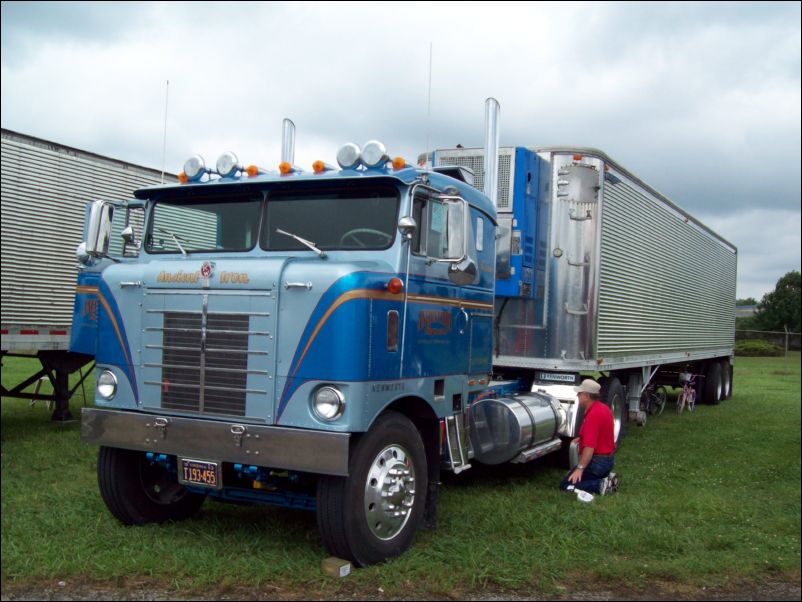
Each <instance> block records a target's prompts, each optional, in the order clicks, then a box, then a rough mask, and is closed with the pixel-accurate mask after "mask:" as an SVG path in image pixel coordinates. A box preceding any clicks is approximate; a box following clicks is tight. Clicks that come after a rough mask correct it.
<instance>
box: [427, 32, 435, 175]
mask: <svg viewBox="0 0 802 602" xmlns="http://www.w3.org/2000/svg"><path fill="white" fill-rule="evenodd" d="M432 46H433V43H432V42H429V97H428V100H427V107H426V162H427V163H428V161H429V136H430V135H431V132H432Z"/></svg>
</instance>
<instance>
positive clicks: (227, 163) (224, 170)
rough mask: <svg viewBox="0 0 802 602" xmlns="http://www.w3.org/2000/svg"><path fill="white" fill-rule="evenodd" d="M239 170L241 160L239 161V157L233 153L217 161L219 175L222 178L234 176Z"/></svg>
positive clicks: (221, 156) (225, 154) (226, 154)
mask: <svg viewBox="0 0 802 602" xmlns="http://www.w3.org/2000/svg"><path fill="white" fill-rule="evenodd" d="M239 169H240V166H239V159H237V155H235V154H234V153H232V152H231V151H228V152H225V153H223V154H222V155H220V158H219V159H218V160H217V173H219V174H220V177H222V178H227V177H228V176H232V175H234V174H235V173H236V172H237V170H239Z"/></svg>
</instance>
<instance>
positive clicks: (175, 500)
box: [97, 447, 206, 525]
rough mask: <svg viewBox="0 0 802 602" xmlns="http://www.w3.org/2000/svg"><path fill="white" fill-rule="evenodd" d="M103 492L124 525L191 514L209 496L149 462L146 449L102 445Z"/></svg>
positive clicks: (99, 473) (99, 467)
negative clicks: (182, 483)
mask: <svg viewBox="0 0 802 602" xmlns="http://www.w3.org/2000/svg"><path fill="white" fill-rule="evenodd" d="M97 481H98V485H99V486H100V495H101V497H102V498H103V501H104V502H105V503H106V506H107V507H108V509H109V510H110V511H111V513H112V514H113V515H114V516H115V518H117V520H119V521H120V522H121V523H123V524H124V525H144V524H147V523H162V522H165V521H168V520H181V519H184V518H189V517H190V516H192V515H193V514H194V513H195V512H197V510H198V509H199V508H200V507H201V505H202V504H203V502H204V500H205V499H206V496H205V495H203V494H199V493H192V492H191V491H189V490H187V489H186V488H185V487H184V486H183V485H181V484H180V483H178V479H177V477H176V476H175V475H173V474H170V472H169V471H168V470H167V469H165V468H163V467H162V466H159V465H157V464H154V463H152V462H150V461H149V460H148V459H147V457H145V453H144V452H138V451H132V450H128V449H118V448H116V447H101V448H100V453H99V454H98V459H97Z"/></svg>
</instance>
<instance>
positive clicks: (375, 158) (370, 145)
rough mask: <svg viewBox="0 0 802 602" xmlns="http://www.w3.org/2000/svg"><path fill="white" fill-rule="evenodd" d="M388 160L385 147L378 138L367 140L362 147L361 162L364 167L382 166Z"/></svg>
mask: <svg viewBox="0 0 802 602" xmlns="http://www.w3.org/2000/svg"><path fill="white" fill-rule="evenodd" d="M389 160H390V157H389V155H388V154H387V148H386V147H385V146H384V144H382V143H381V142H379V141H378V140H369V141H367V142H365V145H364V146H363V147H362V163H364V164H365V167H368V168H371V167H383V166H384V165H385V164H386V163H387V161H389Z"/></svg>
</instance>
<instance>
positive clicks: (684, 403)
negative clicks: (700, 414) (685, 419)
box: [677, 372, 696, 415]
mask: <svg viewBox="0 0 802 602" xmlns="http://www.w3.org/2000/svg"><path fill="white" fill-rule="evenodd" d="M679 381H680V382H681V383H682V391H680V392H679V395H678V396H677V415H679V414H682V410H684V409H685V408H688V411H689V412H693V408H694V406H696V388H695V385H696V375H695V374H691V373H690V372H680V374H679Z"/></svg>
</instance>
